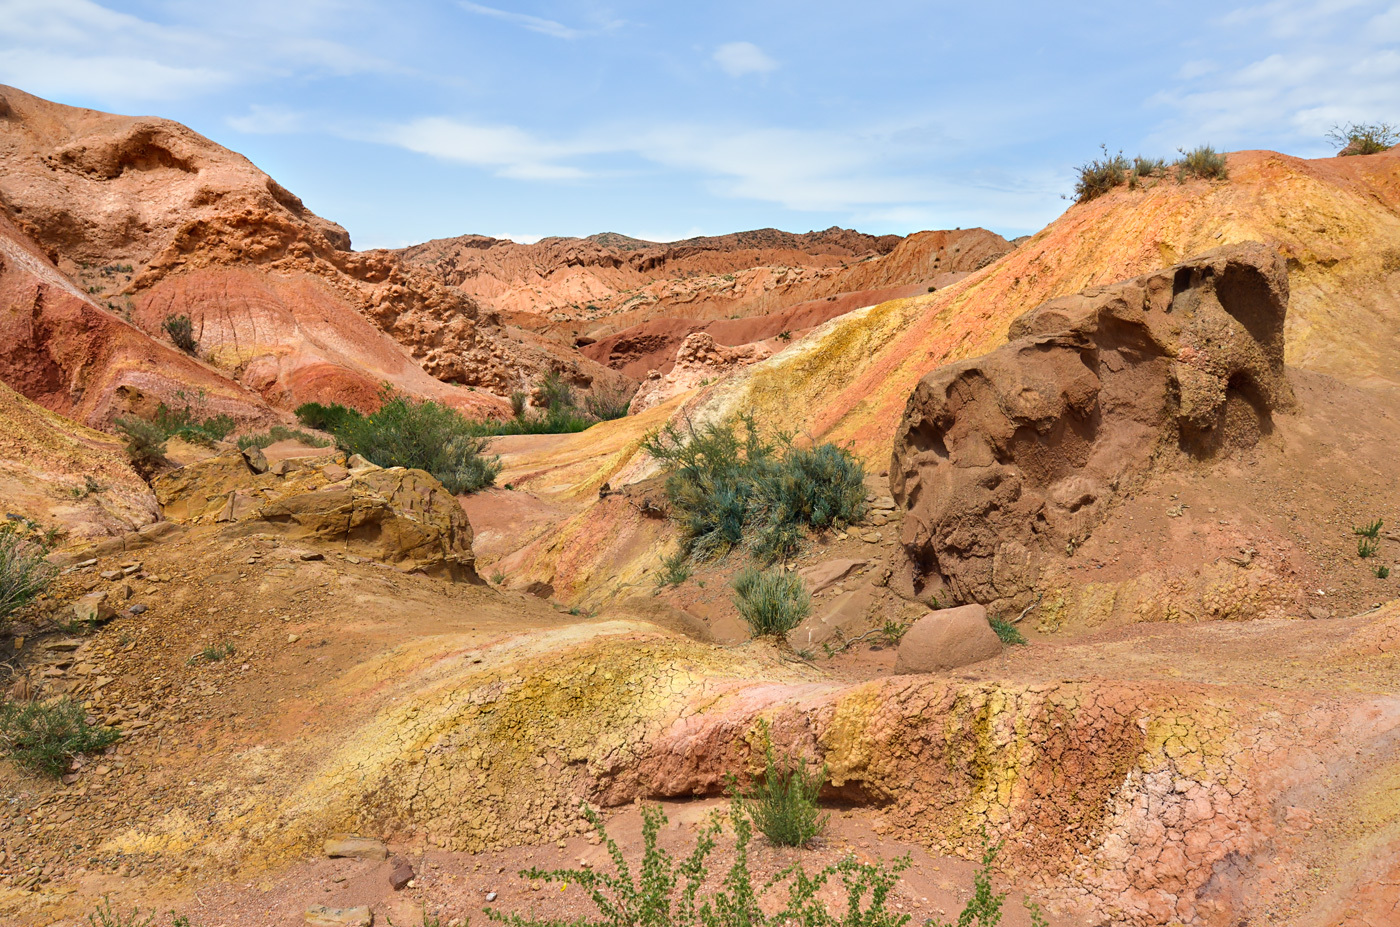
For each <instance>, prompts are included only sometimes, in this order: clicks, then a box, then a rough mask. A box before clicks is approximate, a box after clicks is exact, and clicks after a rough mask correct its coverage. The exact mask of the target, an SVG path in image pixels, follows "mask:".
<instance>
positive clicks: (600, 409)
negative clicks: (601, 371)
mask: <svg viewBox="0 0 1400 927" xmlns="http://www.w3.org/2000/svg"><path fill="white" fill-rule="evenodd" d="M631 405H632V393H631V392H629V391H627V390H625V389H622V388H620V387H619V388H617V389H608V388H607V387H602V386H600V387H597V388H596V389H594V390H593V392H591V393H589V394H588V395H587V396H585V397H584V400H583V410H584V411H585V412H587V413H588V414H589V415H591V416H593V417H594V418H596V419H597V420H598V421H600V422H610V421H612V420H614V419H619V418H626V417H627V410H628V409H629V408H630V407H631Z"/></svg>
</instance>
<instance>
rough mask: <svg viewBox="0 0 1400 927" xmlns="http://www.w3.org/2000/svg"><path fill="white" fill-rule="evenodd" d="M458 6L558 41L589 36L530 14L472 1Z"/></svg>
mask: <svg viewBox="0 0 1400 927" xmlns="http://www.w3.org/2000/svg"><path fill="white" fill-rule="evenodd" d="M457 5H458V6H460V7H461V8H462V9H464V10H466V11H467V12H469V13H476V14H478V15H481V16H490V17H491V18H492V19H503V20H505V21H506V22H511V23H515V24H516V25H517V26H520V27H521V28H522V29H528V30H530V31H531V32H538V33H540V34H541V35H548V36H553V37H554V38H556V39H577V38H581V37H583V36H585V35H588V34H589V33H588V32H586V31H584V30H582V29H574V28H572V27H570V26H566V25H564V24H563V23H557V22H555V21H554V20H552V19H543V18H541V17H539V16H531V15H530V14H528V13H511V12H509V11H508V10H498V9H496V8H495V7H491V6H482V5H481V4H479V3H471V2H470V0H459V2H458V4H457Z"/></svg>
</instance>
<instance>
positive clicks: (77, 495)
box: [68, 473, 107, 499]
mask: <svg viewBox="0 0 1400 927" xmlns="http://www.w3.org/2000/svg"><path fill="white" fill-rule="evenodd" d="M106 489H107V487H106V486H103V485H102V484H101V483H99V482H97V480H96V479H94V478H93V475H92V474H91V473H85V474H83V485H81V486H74V487H72V488H71V489H69V490H68V495H69V496H70V497H71V498H73V499H86V498H87V497H88V496H95V495H97V494H98V493H100V492H105V491H106Z"/></svg>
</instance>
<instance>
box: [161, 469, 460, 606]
mask: <svg viewBox="0 0 1400 927" xmlns="http://www.w3.org/2000/svg"><path fill="white" fill-rule="evenodd" d="M258 457H259V458H260V457H261V455H258ZM345 464H346V461H345V459H344V455H336V457H335V458H334V459H327V458H324V457H303V458H289V459H287V460H283V461H280V463H279V466H278V467H276V468H270V467H267V465H266V463H265V461H260V460H259V459H257V458H255V459H254V460H252V461H250V460H248V458H247V457H246V456H245V455H244V454H242V453H228V454H222V455H220V456H218V457H211V458H209V459H208V460H202V461H199V462H198V463H194V464H191V465H190V466H187V467H181V468H180V469H178V470H173V471H171V472H169V473H166V474H164V475H162V476H161V477H159V478H158V479H157V480H156V481H155V484H154V489H155V491H156V499H157V501H159V502H160V504H161V507H162V511H163V512H164V514H165V516H166V517H167V518H169V519H170V520H171V521H175V522H179V523H184V524H201V525H210V524H226V525H227V526H228V527H226V528H225V529H224V530H225V531H226V532H228V533H230V534H238V535H250V534H264V535H274V536H278V537H283V538H287V539H289V540H303V541H305V540H310V541H322V542H326V543H332V544H338V545H341V547H342V548H343V549H344V550H345V551H346V552H347V553H353V554H357V555H359V556H363V557H368V558H371V559H374V560H378V561H381V562H383V563H391V564H394V565H395V566H397V567H398V568H399V569H401V570H403V571H405V572H413V573H426V574H428V575H431V576H442V577H445V578H447V579H450V580H452V581H453V582H471V583H479V582H481V580H480V579H479V578H478V577H477V574H476V566H475V564H476V558H475V556H474V555H473V553H472V527H471V522H470V521H468V519H467V514H466V512H464V511H462V506H461V505H460V504H459V503H458V502H457V499H456V497H455V496H453V495H452V494H451V493H449V492H448V491H447V490H446V489H444V488H443V486H442V484H441V483H439V482H438V481H437V480H436V479H435V478H434V477H433V476H432V475H431V474H429V473H426V472H424V471H422V470H409V469H405V468H403V467H391V468H388V469H384V468H380V467H373V466H368V467H356V468H354V469H347V468H346V466H345Z"/></svg>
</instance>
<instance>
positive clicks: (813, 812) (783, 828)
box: [729, 720, 830, 847]
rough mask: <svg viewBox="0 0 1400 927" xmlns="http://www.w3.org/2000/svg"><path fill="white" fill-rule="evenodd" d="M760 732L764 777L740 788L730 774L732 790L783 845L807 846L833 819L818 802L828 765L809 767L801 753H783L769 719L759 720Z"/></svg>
mask: <svg viewBox="0 0 1400 927" xmlns="http://www.w3.org/2000/svg"><path fill="white" fill-rule="evenodd" d="M758 735H759V737H760V738H762V740H763V747H764V769H763V776H762V778H760V779H758V780H756V781H755V782H754V783H753V784H751V785H750V786H749V788H748V789H747V790H745V791H740V790H739V788H738V783H737V781H736V780H735V779H734V778H733V777H730V780H729V790H730V792H731V793H732V794H733V795H734V796H735V797H736V798H737V800H738V801H737V804H738V807H739V808H740V809H741V810H742V811H743V813H744V814H746V815H748V817H749V820H751V821H752V822H753V826H754V827H756V828H758V832H759V833H761V834H763V836H765V837H767V838H768V839H769V840H770V841H772V842H773V843H774V844H776V845H777V846H780V847H805V846H806V845H807V844H809V843H811V842H812V840H813V839H814V838H816V837H817V836H818V835H820V834H821V832H822V831H824V830H826V824H827V821H828V820H829V819H830V815H828V814H824V813H822V812H821V810H820V809H819V807H818V805H817V799H818V797H819V796H820V795H821V791H822V787H823V786H825V785H826V776H827V769H826V766H825V765H823V766H822V767H821V769H820V770H815V771H814V770H809V769H808V768H807V763H806V762H805V761H804V760H802V759H801V758H800V757H795V756H793V755H792V754H790V753H787V752H784V753H783V754H782V755H781V756H780V755H779V754H778V752H777V751H776V750H775V749H774V748H773V738H772V731H771V730H770V729H769V726H768V722H767V721H766V720H761V721H759V723H758Z"/></svg>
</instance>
